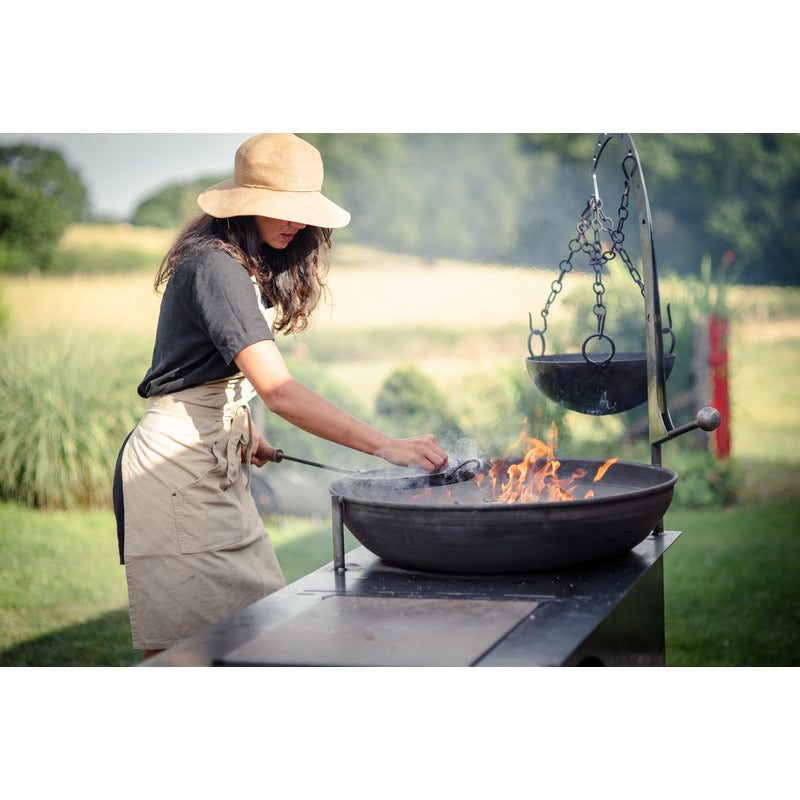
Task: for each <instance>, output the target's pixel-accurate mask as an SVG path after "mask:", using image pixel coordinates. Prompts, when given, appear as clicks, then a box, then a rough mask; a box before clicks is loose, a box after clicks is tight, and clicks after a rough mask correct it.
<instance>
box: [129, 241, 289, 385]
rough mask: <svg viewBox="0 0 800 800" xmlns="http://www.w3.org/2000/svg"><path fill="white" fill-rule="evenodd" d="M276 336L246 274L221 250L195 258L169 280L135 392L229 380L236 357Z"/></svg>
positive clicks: (177, 268) (187, 261)
mask: <svg viewBox="0 0 800 800" xmlns="http://www.w3.org/2000/svg"><path fill="white" fill-rule="evenodd" d="M262 300H263V298H262ZM274 338H275V337H274V336H273V334H272V331H271V330H270V327H269V325H268V324H267V321H266V319H265V318H264V315H263V314H262V313H261V308H260V307H259V301H258V296H257V294H256V289H255V285H254V283H253V281H252V280H251V279H250V276H249V275H248V273H247V270H246V269H245V268H244V267H243V266H242V265H241V264H240V263H239V262H238V261H236V259H234V258H232V257H231V256H229V255H228V254H227V253H225V252H223V251H222V250H208V251H206V252H204V253H201V254H199V255H193V256H192V257H191V258H189V259H186V260H184V261H182V262H180V263H179V264H178V265H177V266H176V268H175V272H174V274H173V275H172V276H171V277H170V279H169V281H168V282H167V286H166V289H165V290H164V296H163V298H162V299H161V311H160V313H159V317H158V329H157V331H156V342H155V346H154V347H153V361H152V365H151V366H150V369H149V370H148V371H147V374H146V375H145V377H144V380H142V382H141V383H140V384H139V389H138V391H139V394H140V395H141V396H142V397H152V396H154V395H160V394H169V393H170V392H178V391H180V390H181V389H188V388H190V387H192V386H199V385H201V384H203V383H209V382H210V381H216V380H221V379H222V378H230V377H231V376H232V375H235V374H236V373H237V372H238V371H239V369H238V367H237V366H236V364H235V362H234V360H233V359H234V358H235V356H236V355H238V354H239V353H240V352H241V351H242V350H244V348H245V347H248V346H249V345H251V344H254V343H255V342H260V341H263V340H265V339H274Z"/></svg>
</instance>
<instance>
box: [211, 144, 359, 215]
mask: <svg viewBox="0 0 800 800" xmlns="http://www.w3.org/2000/svg"><path fill="white" fill-rule="evenodd" d="M322 177H323V169H322V156H320V154H319V151H318V150H317V149H316V147H313V146H312V145H311V144H309V143H308V142H306V141H304V140H303V139H300V138H299V137H297V136H295V135H294V134H293V133H261V134H259V135H258V136H253V137H252V138H250V139H248V140H247V141H246V142H245V143H244V144H243V145H242V146H241V147H240V148H239V149H238V150H237V151H236V159H235V162H234V169H233V178H232V179H231V180H227V181H222V183H218V184H216V185H215V186H212V187H211V188H210V189H206V190H205V191H204V192H203V193H202V194H201V195H200V196H199V197H198V198H197V204H198V205H199V206H200V208H202V209H203V211H205V212H206V214H210V215H211V216H212V217H239V216H245V215H249V214H256V215H258V216H261V217H272V218H273V219H283V220H288V221H290V222H302V223H304V224H306V225H316V226H318V227H320V228H342V227H344V226H345V225H347V223H348V222H350V214H349V213H348V212H347V211H345V210H344V209H343V208H339V206H337V205H336V204H335V203H332V202H331V201H330V200H328V198H327V197H325V196H324V195H323V194H322V193H321V191H320V190H321V189H322Z"/></svg>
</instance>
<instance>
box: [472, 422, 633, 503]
mask: <svg viewBox="0 0 800 800" xmlns="http://www.w3.org/2000/svg"><path fill="white" fill-rule="evenodd" d="M527 425H528V420H527V419H526V420H525V423H524V425H523V428H522V431H521V432H520V435H519V441H520V442H522V443H523V444H525V445H526V451H525V455H524V457H523V459H522V461H520V462H519V463H515V464H511V465H510V466H508V467H506V462H505V460H500V461H492V462H491V463H492V467H491V469H490V470H489V473H488V477H489V480H490V481H491V491H492V496H493V498H494V501H495V502H497V503H506V504H511V503H540V502H557V501H563V500H573V499H574V497H573V492H574V491H575V488H576V487H575V482H576V481H577V480H579V479H580V478H583V477H585V475H586V473H585V472H584V470H582V469H577V470H575V471H574V472H573V473H572V474H571V475H569V476H568V477H566V478H562V477H559V475H558V470H559V468H560V467H561V462H560V461H558V460H557V459H556V458H555V457H554V454H555V450H556V448H557V447H558V428H557V427H556V425H555V423H552V424H551V426H550V432H551V440H552V444H547V443H545V442H542V441H540V440H539V439H534V438H533V437H532V436H528V434H527ZM617 460H618V459H616V458H612V459H609V460H608V461H606V462H605V463H604V464H603V465H602V466H601V467H600V468H599V469H598V470H597V474H596V475H595V477H594V478H593V482H596V481H599V480H600V479H601V478H602V477H603V475H604V474H605V473H606V470H608V468H609V467H610V466H611V465H612V464H613V463H614V462H615V461H617ZM504 468H505V471H504ZM483 477H484V476H483V475H479V476H478V478H477V479H476V481H477V482H478V485H480V483H481V481H482V479H483ZM591 497H594V492H593V491H592V490H591V489H589V490H588V491H587V492H586V493H585V494H584V498H583V499H588V498H591Z"/></svg>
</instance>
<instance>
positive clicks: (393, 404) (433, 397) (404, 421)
mask: <svg viewBox="0 0 800 800" xmlns="http://www.w3.org/2000/svg"><path fill="white" fill-rule="evenodd" d="M375 410H376V412H377V414H378V418H379V420H380V421H381V424H382V425H383V427H384V429H385V430H386V431H387V433H389V434H390V435H392V436H403V437H406V436H416V435H419V434H423V433H433V434H434V435H436V436H437V437H443V436H445V435H448V436H453V435H455V436H459V435H461V429H460V427H459V424H458V421H457V420H456V417H455V415H454V414H453V413H452V412H451V410H450V407H449V403H448V400H447V398H446V397H445V396H444V394H443V393H442V392H441V390H440V389H439V387H438V386H437V385H436V383H435V382H434V381H433V380H432V379H431V378H429V377H428V376H427V375H426V374H425V373H424V372H421V371H420V370H418V369H417V368H416V367H411V366H408V367H400V368H399V369H396V370H394V372H392V373H391V374H390V375H389V377H388V378H386V380H385V381H384V382H383V385H382V386H381V388H380V391H379V392H378V396H377V398H376V400H375Z"/></svg>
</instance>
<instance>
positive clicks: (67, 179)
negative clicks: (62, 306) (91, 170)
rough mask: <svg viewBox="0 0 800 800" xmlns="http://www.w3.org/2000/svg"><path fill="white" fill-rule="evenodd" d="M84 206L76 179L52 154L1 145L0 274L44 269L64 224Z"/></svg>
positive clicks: (77, 217) (76, 217)
mask: <svg viewBox="0 0 800 800" xmlns="http://www.w3.org/2000/svg"><path fill="white" fill-rule="evenodd" d="M87 207H88V202H87V194H86V189H85V188H84V186H83V184H82V183H81V179H80V176H79V175H78V173H77V172H76V171H75V170H73V169H70V167H69V166H67V163H66V162H65V161H64V158H63V156H62V155H61V153H59V152H58V151H57V150H49V149H43V148H40V147H36V146H34V145H29V144H19V145H13V146H9V147H0V271H14V272H22V271H25V270H29V269H34V268H39V269H42V270H46V269H48V268H49V267H50V266H51V265H52V263H53V257H54V255H55V249H56V246H57V244H58V241H59V239H60V238H61V236H62V234H63V233H64V231H65V230H66V228H67V226H68V225H69V224H70V223H73V222H78V221H80V220H81V219H83V218H84V215H85V213H86V211H87Z"/></svg>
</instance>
